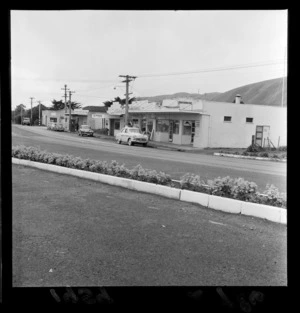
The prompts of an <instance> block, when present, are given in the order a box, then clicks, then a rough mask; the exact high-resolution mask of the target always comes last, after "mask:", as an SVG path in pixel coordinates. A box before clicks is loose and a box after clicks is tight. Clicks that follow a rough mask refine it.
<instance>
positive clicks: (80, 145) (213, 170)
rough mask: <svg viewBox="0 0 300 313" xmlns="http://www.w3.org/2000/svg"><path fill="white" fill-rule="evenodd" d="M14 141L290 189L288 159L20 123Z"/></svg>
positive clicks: (179, 172) (129, 163)
mask: <svg viewBox="0 0 300 313" xmlns="http://www.w3.org/2000/svg"><path fill="white" fill-rule="evenodd" d="M12 143H13V145H16V144H24V145H30V146H36V147H40V148H41V149H43V150H47V151H50V152H57V153H64V154H71V155H74V156H80V157H83V158H90V159H99V160H105V161H108V162H110V161H111V160H116V161H117V162H119V163H121V164H122V163H124V164H125V165H126V166H127V167H128V168H131V167H133V166H135V165H137V164H141V165H142V166H143V167H144V168H148V169H155V170H157V171H163V172H166V173H168V174H170V175H171V177H172V178H173V179H179V178H180V177H181V176H182V175H184V174H185V173H188V172H190V173H195V174H199V175H200V177H201V179H203V180H207V179H213V178H216V177H219V176H221V177H224V176H231V177H243V178H244V179H246V180H248V181H253V182H255V183H256V184H257V185H258V188H259V190H260V191H261V192H262V191H263V190H264V189H265V187H266V184H274V185H275V186H276V187H277V188H278V189H279V190H280V191H281V192H286V163H279V162H272V161H259V160H247V159H236V158H226V157H217V156H212V155H207V154H201V153H197V154H196V153H188V152H177V151H167V150H162V149H155V148H150V147H140V146H133V147H129V146H127V145H118V144H117V143H115V142H111V141H108V140H101V139H99V138H86V137H85V138H82V137H78V136H77V135H76V134H70V133H58V132H53V131H49V130H46V129H45V128H40V127H28V126H19V125H13V126H12Z"/></svg>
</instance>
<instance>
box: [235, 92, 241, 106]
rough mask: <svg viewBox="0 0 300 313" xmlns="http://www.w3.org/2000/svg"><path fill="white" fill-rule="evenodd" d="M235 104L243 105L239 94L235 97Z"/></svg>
mask: <svg viewBox="0 0 300 313" xmlns="http://www.w3.org/2000/svg"><path fill="white" fill-rule="evenodd" d="M235 103H237V104H240V103H241V96H240V95H239V94H237V95H236V96H235Z"/></svg>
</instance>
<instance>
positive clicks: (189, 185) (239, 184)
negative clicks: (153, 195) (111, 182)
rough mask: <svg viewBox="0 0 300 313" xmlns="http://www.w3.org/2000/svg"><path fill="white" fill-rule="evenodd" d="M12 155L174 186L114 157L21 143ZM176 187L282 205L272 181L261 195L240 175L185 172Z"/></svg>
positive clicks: (162, 176) (159, 174) (283, 196)
mask: <svg viewBox="0 0 300 313" xmlns="http://www.w3.org/2000/svg"><path fill="white" fill-rule="evenodd" d="M244 153H245V151H244ZM12 156H13V157H15V158H19V159H26V160H31V161H36V162H41V163H48V164H55V165H59V166H65V167H69V168H75V169H80V170H86V171H91V172H96V173H101V174H108V175H114V176H118V177H125V178H130V179H135V180H140V181H145V182H149V183H155V184H160V185H167V186H175V185H174V183H173V182H172V180H171V177H170V175H168V174H166V173H164V172H157V171H155V170H149V169H144V168H143V167H142V166H141V165H140V164H139V165H137V166H135V167H134V168H132V169H131V170H130V169H127V168H126V167H125V166H124V164H122V165H120V164H119V163H118V162H117V161H115V160H113V161H111V162H110V163H108V162H106V161H98V160H90V159H81V158H80V157H74V156H71V155H62V154H58V153H49V152H46V151H41V150H40V149H38V148H35V147H26V146H23V145H20V146H13V147H12ZM180 187H181V189H187V190H192V191H196V192H204V193H209V194H212V195H217V196H222V197H227V198H233V199H238V200H242V201H250V202H254V203H261V204H266V205H272V206H277V207H286V194H285V193H280V192H279V191H278V189H277V188H276V187H275V186H274V185H267V186H266V190H265V191H264V194H265V195H262V194H259V193H258V192H257V185H256V184H255V183H253V182H248V181H246V180H244V179H243V178H231V177H229V176H226V177H223V178H221V177H218V178H215V179H213V180H208V181H207V183H205V181H203V180H201V178H200V175H196V174H191V173H187V174H185V175H183V176H182V177H181V178H180Z"/></svg>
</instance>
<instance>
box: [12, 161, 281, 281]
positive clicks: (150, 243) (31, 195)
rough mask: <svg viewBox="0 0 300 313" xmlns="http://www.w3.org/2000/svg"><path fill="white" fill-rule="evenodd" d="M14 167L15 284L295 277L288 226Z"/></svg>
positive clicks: (258, 279)
mask: <svg viewBox="0 0 300 313" xmlns="http://www.w3.org/2000/svg"><path fill="white" fill-rule="evenodd" d="M12 170H13V177H12V178H13V179H12V183H13V286H22V287H25V286H66V285H71V286H101V285H104V286H134V285H138V286H144V285H145V286H146V285H151V286H171V285H185V286H199V285H207V286H209V285H214V286H222V285H229V286H230V285H235V286H236V285H241V286H243V285H247V286H269V285H272V286H273V285H274V286H275V285H276V286H278V285H280V286H284V285H286V284H287V255H286V254H287V242H286V240H287V234H286V226H285V225H281V224H276V223H272V222H268V221H265V220H262V219H257V218H251V217H246V216H241V215H235V214H226V213H223V212H218V211H214V210H210V209H206V208H203V207H201V206H199V205H193V204H189V203H184V202H180V201H176V200H170V199H167V198H163V197H159V196H155V195H151V194H145V193H140V192H135V191H131V190H127V189H123V188H120V187H113V186H109V185H105V184H101V183H98V182H93V181H88V180H84V179H80V178H76V177H71V176H64V175H61V174H56V173H50V172H46V171H42V170H38V169H33V168H29V167H23V166H16V165H13V167H12Z"/></svg>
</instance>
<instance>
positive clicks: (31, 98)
mask: <svg viewBox="0 0 300 313" xmlns="http://www.w3.org/2000/svg"><path fill="white" fill-rule="evenodd" d="M33 99H34V98H33V97H30V100H31V110H30V126H32V100H33Z"/></svg>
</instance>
